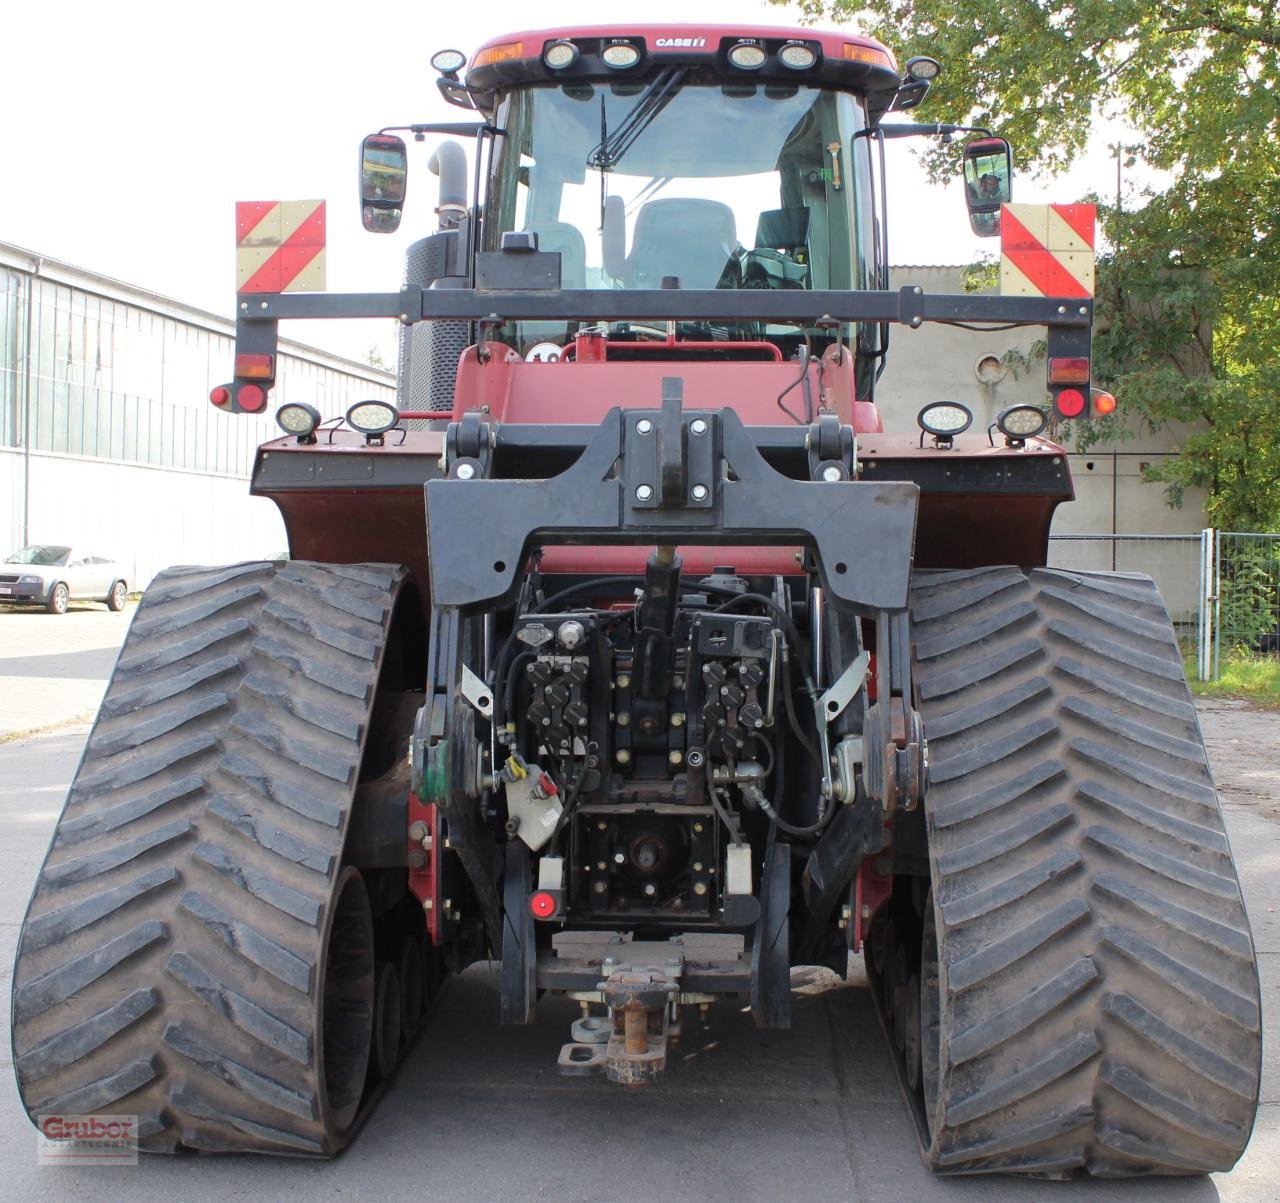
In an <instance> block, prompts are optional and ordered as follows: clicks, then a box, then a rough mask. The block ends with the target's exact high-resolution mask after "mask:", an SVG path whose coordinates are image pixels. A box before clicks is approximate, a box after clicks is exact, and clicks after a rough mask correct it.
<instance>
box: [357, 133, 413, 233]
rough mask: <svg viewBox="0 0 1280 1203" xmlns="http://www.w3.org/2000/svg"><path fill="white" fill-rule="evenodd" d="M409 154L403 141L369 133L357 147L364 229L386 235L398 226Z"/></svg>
mask: <svg viewBox="0 0 1280 1203" xmlns="http://www.w3.org/2000/svg"><path fill="white" fill-rule="evenodd" d="M408 173H409V154H408V151H407V150H406V149H405V144H404V139H403V138H397V137H396V136H395V135H394V134H370V135H369V136H368V137H367V138H366V139H365V140H364V143H363V145H362V146H361V148H360V203H361V215H362V218H363V221H364V228H365V229H366V230H369V231H370V232H372V233H374V234H389V233H391V231H392V230H395V229H397V228H398V227H399V225H400V218H401V215H402V213H403V209H404V195H405V187H406V184H407V182H408Z"/></svg>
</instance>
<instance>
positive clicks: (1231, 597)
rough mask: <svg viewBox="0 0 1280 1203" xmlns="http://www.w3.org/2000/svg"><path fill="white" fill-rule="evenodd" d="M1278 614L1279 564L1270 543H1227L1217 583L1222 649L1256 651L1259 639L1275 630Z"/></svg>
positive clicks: (1266, 541)
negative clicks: (1223, 647)
mask: <svg viewBox="0 0 1280 1203" xmlns="http://www.w3.org/2000/svg"><path fill="white" fill-rule="evenodd" d="M1224 542H1227V540H1225V539H1224ZM1277 615H1280V562H1277V560H1276V553H1275V550H1274V549H1273V548H1272V547H1271V545H1270V540H1268V539H1249V540H1243V541H1241V540H1233V541H1231V542H1227V547H1226V548H1225V549H1224V551H1223V555H1222V566H1221V572H1220V574H1219V583H1218V625H1219V627H1220V629H1221V631H1222V642H1223V646H1225V647H1229V648H1230V649H1231V650H1232V651H1233V652H1244V653H1246V654H1249V653H1252V652H1255V651H1257V650H1258V647H1259V642H1260V640H1261V639H1262V637H1263V636H1264V635H1270V634H1271V633H1272V632H1274V631H1275V630H1276V623H1277Z"/></svg>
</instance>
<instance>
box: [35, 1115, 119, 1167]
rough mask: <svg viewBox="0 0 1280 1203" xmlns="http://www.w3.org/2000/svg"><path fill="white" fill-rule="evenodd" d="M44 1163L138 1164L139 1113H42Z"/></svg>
mask: <svg viewBox="0 0 1280 1203" xmlns="http://www.w3.org/2000/svg"><path fill="white" fill-rule="evenodd" d="M36 1126H37V1128H39V1131H40V1137H39V1140H40V1147H39V1157H38V1159H37V1160H38V1162H39V1164H40V1165H53V1164H55V1163H56V1164H59V1165H66V1164H68V1163H70V1164H72V1165H137V1164H138V1117H137V1116H136V1115H42V1116H40V1117H39V1118H38V1120H37V1122H36Z"/></svg>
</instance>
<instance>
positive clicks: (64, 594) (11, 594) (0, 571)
mask: <svg viewBox="0 0 1280 1203" xmlns="http://www.w3.org/2000/svg"><path fill="white" fill-rule="evenodd" d="M128 595H129V587H128V585H127V583H126V582H125V576H124V570H123V568H122V567H121V566H120V565H119V564H117V563H116V562H115V561H114V560H109V559H107V557H106V556H96V555H90V554H88V553H87V552H85V551H83V550H82V549H81V548H78V547H64V546H61V545H58V544H53V543H41V544H36V545H35V546H32V547H24V548H22V549H21V550H20V551H15V552H14V553H13V555H11V556H6V557H5V560H4V563H2V564H0V602H14V603H16V604H18V605H30V606H44V607H45V608H46V609H47V610H48V611H49V613H50V614H65V613H66V612H67V604H68V603H69V602H73V601H100V602H106V603H107V608H108V609H110V610H123V609H124V603H125V599H126V598H127V597H128Z"/></svg>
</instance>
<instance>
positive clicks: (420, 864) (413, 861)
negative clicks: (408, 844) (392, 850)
mask: <svg viewBox="0 0 1280 1203" xmlns="http://www.w3.org/2000/svg"><path fill="white" fill-rule="evenodd" d="M426 867H427V854H426V853H425V852H423V850H422V849H421V848H410V849H409V868H410V869H425V868H426Z"/></svg>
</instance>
